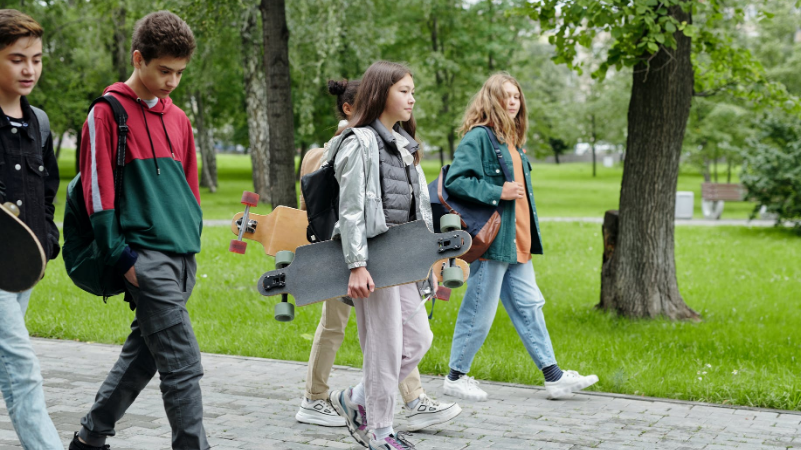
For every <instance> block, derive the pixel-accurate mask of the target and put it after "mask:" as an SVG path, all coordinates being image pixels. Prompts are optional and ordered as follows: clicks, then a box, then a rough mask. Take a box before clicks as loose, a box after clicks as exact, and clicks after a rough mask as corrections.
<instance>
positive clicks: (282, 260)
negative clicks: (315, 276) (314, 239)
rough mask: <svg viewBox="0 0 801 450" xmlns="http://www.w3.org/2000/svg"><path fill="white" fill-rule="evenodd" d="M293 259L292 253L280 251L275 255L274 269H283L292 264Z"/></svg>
mask: <svg viewBox="0 0 801 450" xmlns="http://www.w3.org/2000/svg"><path fill="white" fill-rule="evenodd" d="M294 259H295V254H294V253H292V252H290V251H289V250H281V251H280V252H278V253H276V254H275V268H276V269H283V268H284V267H286V266H288V265H290V264H292V260H294Z"/></svg>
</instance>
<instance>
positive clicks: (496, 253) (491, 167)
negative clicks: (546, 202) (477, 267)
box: [444, 128, 542, 263]
mask: <svg viewBox="0 0 801 450" xmlns="http://www.w3.org/2000/svg"><path fill="white" fill-rule="evenodd" d="M515 151H517V152H518V153H520V159H521V160H522V162H523V173H524V174H525V178H526V182H525V184H526V192H527V193H528V201H529V206H530V208H529V210H530V211H531V254H532V255H541V254H542V235H541V234H540V224H539V221H538V220H537V208H536V206H535V205H534V191H533V190H532V189H531V163H530V162H529V161H528V158H527V157H526V154H525V153H523V151H522V150H521V149H515ZM501 154H502V155H503V159H504V160H505V163H506V166H507V168H508V169H509V173H510V174H512V176H514V168H513V167H512V159H511V155H510V154H509V148H508V146H507V145H506V144H501ZM504 181H505V179H504V176H503V171H502V170H501V165H500V161H498V157H497V156H496V155H495V150H494V149H493V148H492V142H490V139H489V136H487V132H486V131H485V130H484V129H482V128H473V129H472V130H470V131H468V132H467V134H465V135H464V137H463V138H462V141H461V142H459V146H458V147H457V148H456V154H455V155H454V159H453V163H452V164H451V167H450V169H448V176H447V177H446V178H445V183H444V187H445V189H447V190H448V193H449V194H450V195H455V196H457V197H460V198H463V199H466V200H472V201H474V202H478V203H482V204H485V205H491V206H494V205H498V203H499V202H500V204H501V205H503V214H502V215H501V229H500V230H499V231H498V236H497V237H496V238H495V240H494V241H493V242H492V245H490V248H489V249H487V251H486V252H485V253H484V254H483V255H482V256H481V257H482V258H484V259H492V260H494V261H500V262H505V263H515V262H517V247H516V246H515V234H516V228H515V204H514V201H513V200H501V192H502V191H503V183H504ZM515 181H518V180H515Z"/></svg>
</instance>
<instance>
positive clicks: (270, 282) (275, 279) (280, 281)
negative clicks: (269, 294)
mask: <svg viewBox="0 0 801 450" xmlns="http://www.w3.org/2000/svg"><path fill="white" fill-rule="evenodd" d="M261 285H262V286H263V287H264V290H266V291H269V290H270V289H275V288H282V287H285V286H286V274H285V273H281V274H278V275H271V276H269V277H265V278H264V281H262V282H261Z"/></svg>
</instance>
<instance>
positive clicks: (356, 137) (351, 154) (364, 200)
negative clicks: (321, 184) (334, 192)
mask: <svg viewBox="0 0 801 450" xmlns="http://www.w3.org/2000/svg"><path fill="white" fill-rule="evenodd" d="M393 135H394V136H395V138H396V139H398V138H399V137H400V138H401V139H403V138H402V137H401V136H400V135H399V134H397V133H394V132H393ZM404 142H405V144H404ZM397 143H398V144H399V145H398V147H399V149H400V148H403V150H401V153H403V152H404V151H405V150H406V149H405V145H406V144H408V142H406V141H405V139H403V141H401V140H398V141H397ZM420 151H422V150H420ZM333 154H335V155H336V159H335V160H334V171H335V173H336V178H337V181H338V182H339V222H337V223H336V225H335V226H334V233H333V236H332V237H333V238H337V237H339V238H340V239H341V241H342V253H343V255H344V256H345V262H346V263H347V264H348V268H349V269H353V268H356V267H364V266H366V265H367V259H368V251H367V239H368V238H372V237H375V236H378V235H379V234H381V233H384V232H386V231H387V230H388V229H389V227H387V224H386V221H385V220H384V207H383V205H382V202H381V177H380V174H379V170H378V163H379V156H378V143H377V142H376V136H375V133H373V132H372V131H371V130H369V129H364V128H349V129H347V130H345V131H343V132H342V134H340V135H339V136H337V137H335V138H334V139H332V140H331V141H330V145H328V148H327V149H326V151H325V154H324V155H323V160H324V161H328V160H330V159H331V155H333ZM404 160H407V158H404ZM407 164H408V163H407ZM416 169H417V171H418V174H419V175H420V176H419V179H420V198H416V199H415V204H416V205H417V212H418V214H417V217H418V218H422V219H423V220H424V221H425V223H426V225H427V226H428V228H429V229H430V230H433V229H434V227H433V224H432V215H431V203H430V199H429V196H428V185H427V183H426V179H425V175H424V174H423V170H422V168H421V167H420V166H419V165H418V166H416Z"/></svg>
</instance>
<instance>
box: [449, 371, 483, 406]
mask: <svg viewBox="0 0 801 450" xmlns="http://www.w3.org/2000/svg"><path fill="white" fill-rule="evenodd" d="M444 394H445V395H450V396H451V397H456V398H463V399H465V400H475V401H477V402H483V401H486V400H487V393H486V392H484V390H483V389H481V388H480V387H478V381H476V379H475V378H473V377H468V376H467V375H462V377H461V378H459V379H458V380H456V381H451V380H450V379H448V377H445V391H444Z"/></svg>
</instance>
